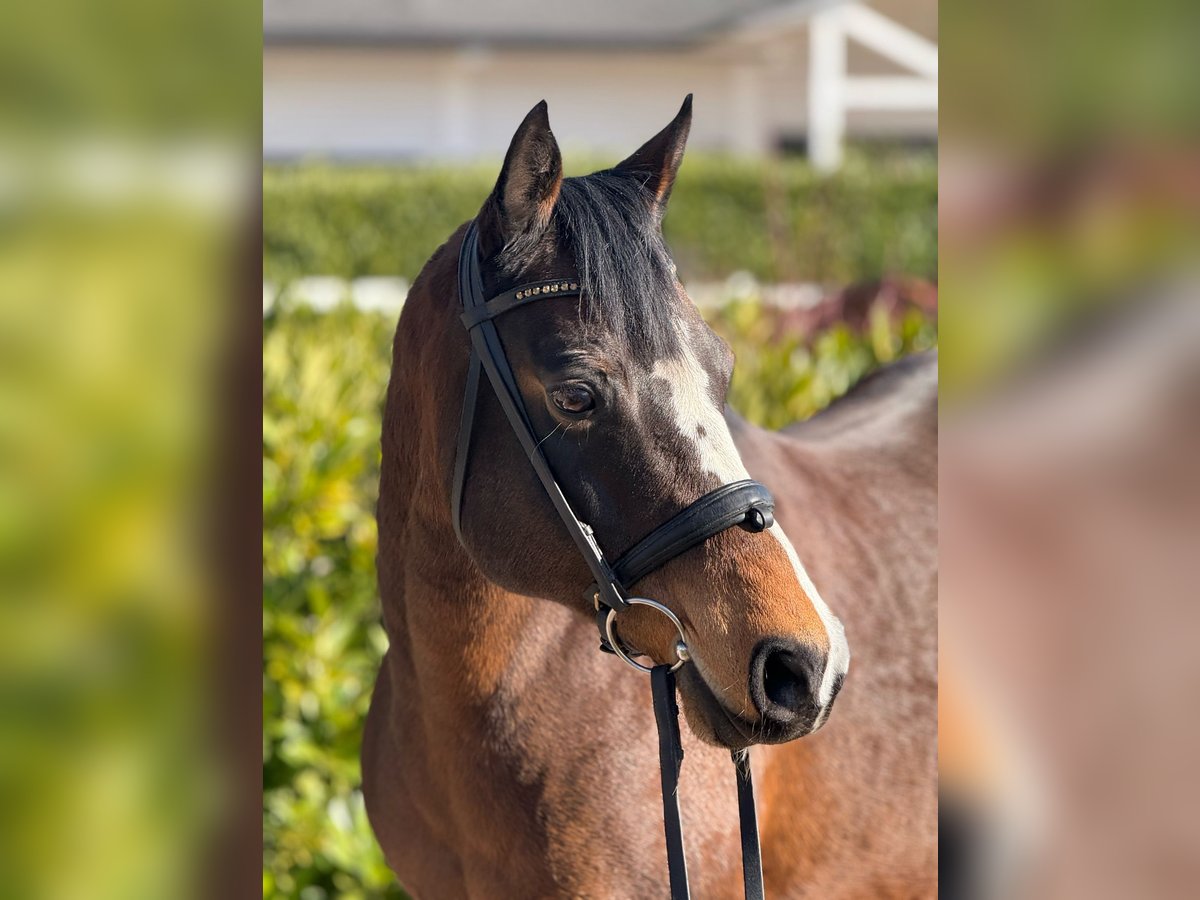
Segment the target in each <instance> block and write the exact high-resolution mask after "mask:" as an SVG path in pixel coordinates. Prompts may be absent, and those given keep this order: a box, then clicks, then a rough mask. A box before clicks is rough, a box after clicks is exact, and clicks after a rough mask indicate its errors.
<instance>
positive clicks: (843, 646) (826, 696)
mask: <svg viewBox="0 0 1200 900" xmlns="http://www.w3.org/2000/svg"><path fill="white" fill-rule="evenodd" d="M767 532H768V533H769V534H770V535H771V536H772V537H774V538H775V540H777V541H779V543H780V545H781V546H782V547H783V550H784V552H785V553H787V555H788V559H789V560H791V563H792V568H793V569H795V571H796V578H797V579H798V580H799V582H800V587H802V588H804V593H805V594H807V595H808V599H809V600H811V601H812V605H813V609H815V610H816V611H817V615H818V616H819V617H820V619H821V624H822V625H824V626H825V633H826V634H827V635H828V636H829V655H828V657H827V658H826V660H825V674H824V675H822V676H821V684H820V686H819V687H818V688H817V703H819V704H820V705H821V706H822V707H823V708H825V709H826V710H827V709H828V706H829V701H830V700H832V699H833V682H834V681H835V680H836V679H837V677H838V676H839V675H842V676H844V675H845V674H846V672H847V671H848V670H849V668H850V645H849V644H847V643H846V631H845V629H844V628H842V622H841V619H839V618H838V617H837V616H835V615H834V614H833V612H832V611H831V610H830V609H829V606H828V605H826V603H825V601H824V600H823V599H821V595H820V594H819V593H817V586H816V585H815V584H813V583H812V579H811V578H809V577H808V572H807V571H806V570H805V568H804V565H803V564H802V563H801V562H800V557H799V556H797V555H796V548H795V547H793V546H792V542H791V541H789V540H788V536H787V535H786V534H784V533H783V529H782V528H780V527H779V526H778V525H772V526H771V527H770V528H768V529H767ZM823 719H824V714H822V716H820V717H818V725H817V727H820V725H822V724H824V721H823ZM813 730H814V731H815V730H816V729H813Z"/></svg>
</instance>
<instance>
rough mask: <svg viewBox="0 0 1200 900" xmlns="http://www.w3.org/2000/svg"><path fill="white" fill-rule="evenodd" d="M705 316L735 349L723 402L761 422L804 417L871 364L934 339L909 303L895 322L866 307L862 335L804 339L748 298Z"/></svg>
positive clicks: (777, 424) (840, 328)
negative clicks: (732, 365)
mask: <svg viewBox="0 0 1200 900" xmlns="http://www.w3.org/2000/svg"><path fill="white" fill-rule="evenodd" d="M709 318H710V322H711V324H712V326H713V328H714V329H715V330H716V331H717V332H718V333H719V334H720V335H721V336H722V337H724V338H725V340H727V341H729V343H730V345H731V346H732V347H733V351H734V353H735V354H736V355H737V365H736V367H735V369H734V377H733V384H732V386H731V387H730V391H729V402H730V404H731V405H732V406H733V407H734V408H735V409H736V410H737V411H738V412H740V413H741V414H742V415H743V416H745V417H746V418H747V419H749V420H750V421H751V422H755V423H756V424H758V425H762V426H763V427H766V428H783V427H784V426H785V425H788V424H789V423H791V422H797V421H799V420H801V419H806V418H808V417H809V416H811V415H813V414H814V413H816V412H819V411H820V410H822V409H824V408H825V407H826V406H828V405H829V404H830V403H832V402H833V401H834V400H836V399H837V398H838V397H840V396H841V395H842V394H844V393H846V391H848V390H849V389H850V388H851V387H853V386H854V385H855V384H856V383H857V382H858V381H859V379H861V378H862V377H863V376H864V375H866V374H867V373H868V372H870V371H872V370H873V369H876V368H878V367H879V366H881V365H883V364H885V363H889V362H892V361H893V360H896V359H899V358H900V357H902V356H907V355H908V354H910V353H917V352H919V351H921V350H927V349H929V348H931V347H933V346H934V345H935V344H936V343H937V325H936V322H934V321H933V320H931V319H929V318H927V317H926V316H924V315H922V314H921V312H919V311H918V310H916V309H909V310H908V311H906V312H904V313H903V314H902V315H901V316H900V317H899V319H898V321H897V320H895V319H894V317H893V316H892V315H891V314H889V313H888V312H887V311H886V310H885V309H884V308H883V306H881V305H876V306H875V307H873V308H872V310H871V314H870V317H869V324H868V326H867V329H866V333H865V334H858V333H857V332H855V331H853V330H852V329H850V328H849V327H847V326H846V325H835V326H834V327H833V328H830V329H829V330H827V331H825V332H823V333H821V334H819V335H816V336H815V338H813V339H811V340H810V339H809V338H808V337H807V336H806V335H803V334H800V333H798V332H796V331H795V330H788V329H787V327H786V324H785V322H784V320H783V319H784V317H783V316H782V315H781V314H780V313H779V311H778V310H772V309H769V308H764V307H763V306H762V304H761V303H759V302H757V301H755V300H738V301H736V302H733V303H730V304H728V305H726V306H725V307H723V308H722V309H720V310H719V311H716V312H714V313H713V314H712V315H711V316H710V317H709Z"/></svg>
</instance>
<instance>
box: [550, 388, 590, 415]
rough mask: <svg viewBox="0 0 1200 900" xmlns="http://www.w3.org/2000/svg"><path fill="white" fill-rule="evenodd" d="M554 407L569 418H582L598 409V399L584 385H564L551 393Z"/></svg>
mask: <svg viewBox="0 0 1200 900" xmlns="http://www.w3.org/2000/svg"><path fill="white" fill-rule="evenodd" d="M550 399H551V400H553V401H554V405H555V406H557V407H558V408H559V409H560V410H562V411H563V412H565V413H566V414H567V415H569V416H581V415H584V414H585V413H589V412H591V411H592V410H593V409H595V408H596V398H595V397H593V396H592V392H591V391H590V390H588V389H587V388H586V387H584V386H583V385H582V384H563V385H559V386H558V387H556V388H554V389H553V390H551V391H550Z"/></svg>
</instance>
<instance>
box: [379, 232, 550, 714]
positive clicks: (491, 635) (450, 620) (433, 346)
mask: <svg viewBox="0 0 1200 900" xmlns="http://www.w3.org/2000/svg"><path fill="white" fill-rule="evenodd" d="M460 239H461V232H460V233H459V234H458V235H456V236H455V237H454V238H451V240H450V241H448V242H447V243H446V244H445V245H444V246H443V247H442V249H441V250H440V251H439V252H438V253H437V254H435V256H434V258H433V259H432V260H431V261H430V263H429V265H428V266H427V267H426V269H425V271H424V272H422V274H421V276H420V277H419V278H418V279H417V281H416V282H415V283H414V284H413V288H412V290H411V291H410V293H409V298H408V300H407V301H406V303H405V308H404V312H403V313H402V315H401V317H400V322H399V325H398V326H397V329H396V336H395V341H394V343H393V354H392V376H391V381H390V383H389V386H388V396H387V401H386V404H385V408H384V415H383V433H382V451H383V452H382V461H381V470H380V485H379V503H378V508H377V511H376V518H377V521H378V525H379V550H378V560H377V568H378V572H379V590H380V598H381V601H382V606H383V619H384V626H385V628H386V630H387V632H388V637H389V639H390V641H391V644H392V647H393V648H394V649H395V651H396V655H399V656H401V657H405V658H407V659H408V660H409V661H410V662H411V664H412V675H413V677H417V676H418V674H419V676H420V678H421V679H422V681H425V680H430V679H435V678H436V679H440V680H441V681H444V682H447V683H453V684H452V686H453V687H454V688H456V689H458V688H461V689H463V690H465V691H467V692H469V693H475V692H479V693H480V694H482V695H485V696H486V695H487V694H488V693H490V692H491V691H493V690H494V688H495V686H496V682H497V680H498V679H499V677H500V674H501V673H502V672H503V670H504V668H505V667H506V665H507V662H508V659H509V658H510V656H511V654H512V653H513V652H515V649H516V646H517V642H518V640H519V639H520V637H521V634H522V630H523V627H524V623H525V621H526V620H527V618H528V617H529V616H530V615H531V613H532V610H533V608H534V605H535V604H536V603H537V601H534V600H531V599H529V598H526V597H521V596H518V595H515V594H510V593H508V592H506V591H504V590H503V589H501V588H500V587H498V586H496V585H494V584H492V583H491V582H489V581H488V580H487V579H486V578H484V576H483V575H482V574H481V573H480V572H479V570H478V569H477V567H476V566H475V564H474V563H473V562H472V560H471V559H470V557H469V556H468V555H467V553H466V551H465V550H464V549H463V548H462V547H461V545H460V544H459V543H458V540H457V537H456V536H455V533H454V528H453V524H452V521H451V514H450V502H449V489H450V480H451V472H452V469H453V466H454V454H455V445H456V442H457V431H458V419H459V412H460V399H461V397H462V391H463V384H464V382H465V378H466V368H467V361H468V350H467V345H466V342H465V341H464V340H463V339H462V328H461V326H460V325H459V323H458V321H457V305H458V304H457V300H456V299H455V298H456V285H457V281H456V272H455V266H454V263H455V260H456V259H457V251H458V244H459V240H460Z"/></svg>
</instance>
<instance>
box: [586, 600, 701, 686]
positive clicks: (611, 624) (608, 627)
mask: <svg viewBox="0 0 1200 900" xmlns="http://www.w3.org/2000/svg"><path fill="white" fill-rule="evenodd" d="M625 601H626V602H627V603H629V604H630V605H632V606H649V607H650V608H651V609H656V610H658V611H659V612H660V613H662V614H663V615H664V616H666V617H667V618H668V619H670V620H671V624H672V625H674V626H675V630H676V631H678V632H679V640H678V641H676V642H675V665H673V666H671V671H672V672H675V671H677V670H678V669H679V668H680V667H681V666H682V665H683V664H684V663H685V662H687V661H688V660H689V659H691V654H690V653H689V652H688V646H687V642H686V641H685V640H684V638H683V624H682V623H681V622H680V621H679V617H678V616H677V615H675V613H673V612H671V610H670V609H668V608H667V607H665V606H663V605H662V604H661V603H659V602H658V601H657V600H648V599H647V598H645V597H626V598H625ZM616 619H617V611H616V610H615V609H610V610H609V611H608V616H606V617H605V619H604V635H605V637H607V638H608V645H609V646H610V647H612V649H613V652H614V653H615V654H617V656H619V657H621V659H623V660H625V662H627V663H629V665H631V666H633V667H634V668H635V669H637V670H639V671H641V672H647V673H648V672H649V671H650V670H651V668H652V667H651V666H646V665H642V663H640V662H638V661H637V660H635V659H634V658H633V657H631V656H630V655H629V654H628V653H627V652H626V651H625V648H624V647H622V646H621V639H620V636H619V635H618V634H617V628H616Z"/></svg>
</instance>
